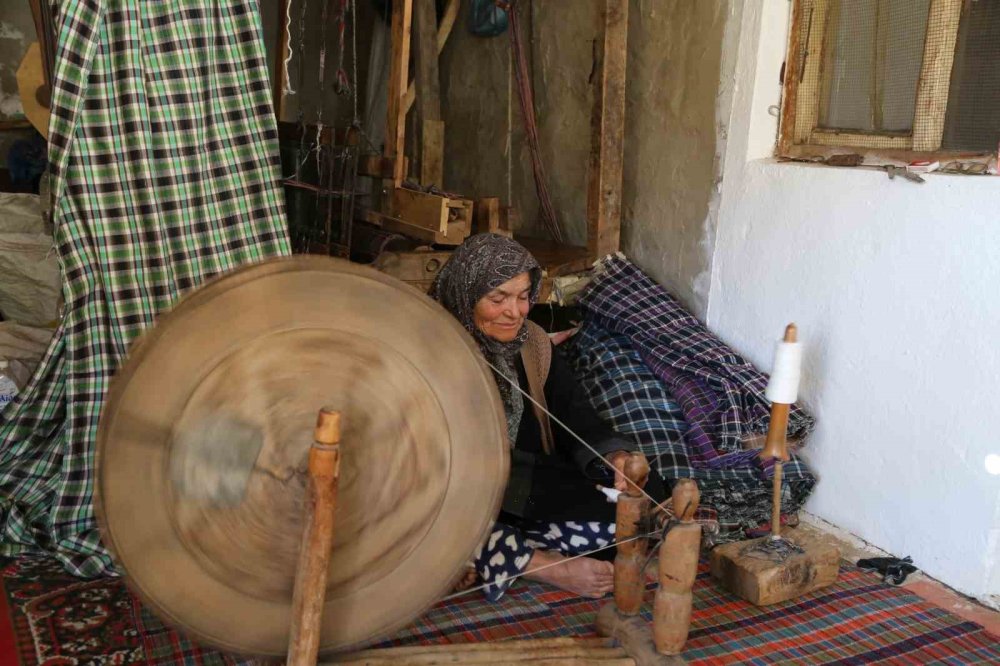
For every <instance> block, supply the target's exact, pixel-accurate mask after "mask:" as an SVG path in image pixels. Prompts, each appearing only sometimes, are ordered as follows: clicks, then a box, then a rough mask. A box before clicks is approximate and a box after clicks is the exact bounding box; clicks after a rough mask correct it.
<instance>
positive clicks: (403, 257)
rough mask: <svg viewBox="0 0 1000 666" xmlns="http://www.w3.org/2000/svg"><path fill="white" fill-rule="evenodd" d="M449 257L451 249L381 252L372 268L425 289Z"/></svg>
mask: <svg viewBox="0 0 1000 666" xmlns="http://www.w3.org/2000/svg"><path fill="white" fill-rule="evenodd" d="M450 258H451V251H446V252H434V251H413V252H382V253H381V254H379V256H378V257H377V258H376V259H375V261H374V262H372V268H375V269H377V270H380V271H382V272H383V273H385V274H386V275H391V276H392V277H394V278H396V279H397V280H402V281H403V282H406V283H407V284H409V285H412V286H414V287H416V288H417V289H421V290H423V291H427V289H428V288H429V287H430V285H431V284H432V283H433V282H434V278H436V277H437V274H438V272H440V270H441V268H442V267H443V266H444V265H445V264H446V263H447V262H448V260H449V259H450Z"/></svg>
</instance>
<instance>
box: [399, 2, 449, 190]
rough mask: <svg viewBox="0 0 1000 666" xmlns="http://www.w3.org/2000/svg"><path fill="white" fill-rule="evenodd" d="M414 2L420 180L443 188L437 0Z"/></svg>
mask: <svg viewBox="0 0 1000 666" xmlns="http://www.w3.org/2000/svg"><path fill="white" fill-rule="evenodd" d="M414 2H416V6H415V7H414V35H413V36H414V40H415V42H416V48H415V49H414V51H415V53H414V55H415V58H414V61H415V63H416V70H417V71H416V85H417V111H418V113H419V118H420V129H421V131H420V183H421V184H423V185H437V186H438V187H441V186H442V184H443V182H442V181H443V180H444V122H442V120H441V82H440V76H439V73H438V50H437V14H436V9H435V0H414ZM404 108H405V107H404ZM404 113H405V111H404Z"/></svg>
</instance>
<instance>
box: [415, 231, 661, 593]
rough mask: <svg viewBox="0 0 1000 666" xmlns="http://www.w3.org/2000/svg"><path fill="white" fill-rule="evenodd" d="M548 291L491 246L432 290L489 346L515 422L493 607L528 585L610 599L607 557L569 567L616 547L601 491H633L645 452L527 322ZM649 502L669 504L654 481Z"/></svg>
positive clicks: (460, 255) (528, 267) (500, 242)
mask: <svg viewBox="0 0 1000 666" xmlns="http://www.w3.org/2000/svg"><path fill="white" fill-rule="evenodd" d="M540 286H541V268H540V267H539V265H538V262H536V261H535V259H534V257H532V256H531V254H530V253H529V252H528V251H527V250H526V249H525V248H524V247H522V246H521V245H520V244H519V243H517V242H515V241H513V240H510V239H507V238H504V237H502V236H497V235H494V234H480V235H477V236H473V237H471V238H469V239H467V240H466V241H465V242H464V243H463V244H462V245H461V246H460V247H459V248H458V249H457V250H456V251H455V253H454V254H453V255H452V258H451V260H450V261H449V262H448V263H447V264H445V266H444V268H443V269H442V270H441V272H440V273H439V274H438V277H437V280H436V281H435V283H434V286H433V287H432V288H431V295H432V296H433V297H434V298H435V299H436V300H438V301H439V302H440V303H441V304H442V305H443V306H444V307H445V308H447V309H448V310H449V311H450V312H451V313H452V314H453V315H454V316H455V317H456V318H457V319H458V320H459V321H460V322H461V323H462V325H463V326H464V327H465V328H466V330H468V331H469V333H471V334H472V336H473V338H475V340H476V342H477V343H478V344H479V348H480V350H481V351H482V353H483V356H484V357H485V358H486V360H487V361H488V362H489V364H490V365H491V366H492V368H493V374H494V378H495V379H496V382H497V388H498V389H499V391H500V397H501V398H502V400H503V405H504V412H505V413H506V416H507V434H508V437H509V440H510V443H511V446H512V451H511V472H510V479H509V480H508V483H507V489H506V493H505V495H504V499H503V506H502V510H501V513H500V516H499V518H498V521H497V523H496V525H495V527H494V529H493V531H492V533H491V534H490V536H489V538H488V539H487V540H486V543H484V544H483V545H482V546H481V547H480V549H479V550H478V551H477V553H476V555H475V561H474V567H475V571H476V573H477V574H478V577H479V578H480V579H481V580H482V581H483V582H484V583H485V584H487V586H486V588H485V590H486V596H487V597H488V598H490V599H491V600H494V601H495V600H498V599H499V598H500V597H501V596H503V594H504V592H505V591H506V589H507V588H508V587H509V586H510V583H511V582H513V581H512V579H513V578H514V577H515V576H518V575H520V574H524V575H525V576H526V577H527V578H531V579H534V580H539V581H543V582H546V583H550V584H552V585H555V586H556V587H559V588H561V589H564V590H567V591H570V592H574V593H576V594H579V595H581V596H587V597H600V596H603V595H604V594H606V593H608V592H610V591H611V589H612V585H613V581H614V569H613V566H612V564H611V562H609V561H606V557H605V558H602V559H597V558H592V557H579V558H576V559H570V558H571V557H572V556H575V555H580V554H582V553H588V552H590V551H593V550H595V549H598V548H601V547H603V546H607V545H608V544H610V543H611V542H612V541H613V540H614V529H615V525H614V505H612V504H608V503H607V502H606V501H605V498H604V496H603V495H602V494H601V493H599V492H598V491H597V490H596V489H595V484H596V483H604V484H610V483H611V482H612V479H613V480H614V484H615V486H616V487H618V488H619V489H624V488H625V480H624V478H623V477H622V474H621V471H620V470H621V468H622V466H623V465H624V461H625V459H626V458H627V457H628V455H629V452H631V451H633V450H635V448H636V447H635V445H634V444H633V442H631V441H629V440H627V439H625V438H623V437H622V436H621V435H619V434H617V433H615V432H614V431H613V430H611V429H610V428H609V427H607V426H606V425H605V424H604V423H603V422H602V421H601V420H600V418H599V417H598V415H597V414H596V413H595V412H594V409H593V408H592V407H591V405H590V403H589V401H588V400H587V396H586V394H585V393H584V392H583V390H582V388H581V387H580V386H579V384H578V383H577V382H576V380H575V378H574V377H573V373H572V371H571V370H570V368H569V367H568V365H567V363H566V361H564V360H563V359H562V357H561V356H560V354H559V353H558V352H557V351H555V350H554V348H553V347H552V344H551V343H550V342H549V339H548V336H547V335H546V334H545V332H544V331H543V330H542V329H541V328H540V327H538V326H537V325H536V324H534V323H532V322H530V321H528V320H527V315H528V310H530V309H531V306H532V305H534V303H535V300H536V299H537V297H538V291H539V288H540ZM522 391H524V392H525V393H527V394H528V395H529V396H530V397H531V400H529V399H528V398H526V397H525V396H524V394H522ZM535 403H538V404H535ZM546 410H547V411H548V412H549V413H551V414H552V415H553V416H555V417H556V419H558V420H559V421H562V422H563V423H565V424H566V425H567V426H568V427H569V428H570V429H571V430H572V431H573V432H574V433H576V434H577V435H579V436H580V438H582V439H583V440H584V441H585V442H587V443H588V444H590V446H591V447H593V449H594V450H591V449H590V448H588V447H586V446H584V445H583V444H581V443H580V442H579V441H578V440H577V439H576V438H575V437H573V435H572V434H570V433H569V432H566V430H565V429H563V428H561V427H560V426H559V425H558V424H557V423H554V422H553V421H552V420H551V419H550V418H549V417H548V414H547V413H546ZM594 451H597V452H598V453H600V454H601V456H603V457H604V458H606V459H607V460H608V461H609V462H611V463H612V465H613V467H614V469H608V468H607V467H606V466H605V465H604V464H603V462H602V461H601V459H600V457H598V456H597V455H596V454H595V453H594ZM647 491H648V492H650V493H651V494H652V495H653V497H654V498H656V499H658V500H659V499H660V498H661V497H662V496H663V495H664V493H663V487H662V482H661V481H660V480H659V478H655V475H652V476H651V478H650V482H649V484H648V486H647ZM609 552H612V551H604V553H602V555H605V556H606V554H607V553H609ZM553 565H558V566H553ZM542 567H545V568H544V569H542ZM536 570H537V571H536ZM525 572H527V573H525Z"/></svg>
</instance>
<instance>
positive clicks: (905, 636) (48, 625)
mask: <svg viewBox="0 0 1000 666" xmlns="http://www.w3.org/2000/svg"><path fill="white" fill-rule="evenodd" d="M2 574H3V585H4V588H5V595H4V597H5V600H6V602H7V604H8V606H9V608H10V612H11V616H12V620H13V628H14V634H15V637H16V639H15V642H16V646H17V656H18V657H19V658H20V661H21V664H22V666H36V665H39V664H45V665H55V664H60V665H62V664H135V663H146V664H171V665H172V664H177V665H180V664H183V665H185V666H198V665H202V664H206V665H209V664H212V665H214V664H236V663H241V662H240V660H238V659H237V658H235V657H232V656H229V655H224V654H221V653H219V652H216V651H213V650H207V649H200V648H198V647H197V646H196V645H195V644H194V643H192V642H191V641H189V640H187V639H186V638H184V637H183V636H181V635H180V634H179V633H177V632H176V631H174V630H173V629H170V628H169V627H167V626H165V625H164V624H163V623H162V622H160V621H159V620H158V619H157V618H156V617H155V616H154V615H153V614H152V613H150V612H149V611H148V610H146V609H144V608H142V607H141V605H140V604H139V603H138V602H137V601H136V600H135V599H134V598H133V597H132V595H131V594H129V592H128V590H127V589H126V587H125V585H124V583H123V581H122V580H121V579H116V578H101V579H95V580H90V581H87V580H81V579H79V578H75V577H72V576H69V575H67V574H66V573H65V571H64V570H63V569H62V568H61V567H60V566H59V564H58V563H57V562H55V561H54V560H51V559H37V558H21V559H18V560H7V561H6V563H5V564H4V565H3V568H2ZM651 598H652V586H650V591H649V593H648V599H649V600H651ZM604 603H608V600H606V599H605V600H599V601H594V600H583V599H578V598H573V597H571V596H570V595H568V594H566V593H563V592H558V591H555V590H552V589H551V588H547V587H544V586H542V585H539V584H535V583H527V584H516V585H515V586H514V587H512V588H511V589H510V591H509V592H508V593H507V594H506V596H504V598H503V599H502V600H501V601H500V602H499V603H497V604H490V603H487V602H486V601H485V600H484V599H483V598H482V597H481V596H479V595H478V594H476V593H473V594H470V595H469V596H468V597H464V598H459V599H456V600H453V601H452V602H451V603H449V604H444V605H438V606H436V607H434V608H432V609H431V610H430V611H428V612H427V613H426V614H425V615H424V616H423V617H422V618H420V619H419V620H418V621H417V622H415V623H414V624H413V626H411V627H409V628H408V629H405V630H403V631H401V632H399V634H398V635H396V636H395V637H393V638H392V639H391V640H388V641H385V642H384V643H383V645H384V646H388V645H411V644H420V643H423V644H430V643H462V642H469V641H497V640H504V639H511V638H531V637H534V638H542V637H550V636H592V635H593V621H594V616H595V614H596V612H597V610H598V609H599V608H600V606H601V605H602V604H604ZM643 614H644V616H645V618H646V620H647V621H648V620H650V611H649V606H648V605H647V606H646V607H645V608H644V610H643ZM3 621H4V618H2V617H0V622H3ZM2 635H3V628H2V627H0V636H2ZM0 647H2V642H0ZM683 656H684V658H685V659H687V661H688V663H690V664H914V665H917V664H919V665H924V664H963V665H965V664H1000V638H998V637H996V636H993V635H992V634H989V633H988V632H986V631H985V630H984V629H983V628H982V627H981V626H979V625H978V624H975V623H973V622H969V621H966V620H963V619H961V618H959V617H957V616H955V615H953V614H951V613H949V612H948V611H945V610H943V609H941V608H938V607H936V606H934V605H932V604H930V603H928V602H926V601H924V600H923V599H921V598H920V597H917V596H915V595H913V594H910V593H909V592H907V591H906V590H905V589H903V588H896V587H890V586H887V585H885V584H884V583H882V582H881V580H880V579H879V577H878V576H877V575H875V574H871V573H866V572H863V571H861V570H859V569H856V568H854V567H851V566H844V567H842V568H841V575H840V578H839V579H838V580H837V582H836V583H834V584H833V585H831V586H830V587H827V588H826V589H823V590H819V591H818V592H814V593H812V594H810V595H807V596H804V597H801V598H799V599H795V600H793V601H789V602H786V603H783V604H777V605H775V606H771V607H768V608H756V607H754V606H751V605H750V604H748V603H746V602H744V601H741V600H739V599H737V598H736V597H733V596H732V595H729V594H727V593H725V592H723V591H721V590H720V589H719V588H718V587H717V586H716V585H715V584H714V582H713V581H712V579H711V578H710V576H709V575H708V573H707V568H706V565H705V563H704V562H703V563H702V565H701V568H700V570H699V574H698V578H697V581H696V583H695V589H694V612H693V615H692V624H691V634H690V637H689V638H688V642H687V647H686V650H685V652H684V655H683ZM0 663H2V664H4V665H5V666H6V664H16V663H17V662H16V661H14V660H13V659H12V655H6V654H2V653H0ZM242 663H252V662H247V661H246V660H244V661H243V662H242Z"/></svg>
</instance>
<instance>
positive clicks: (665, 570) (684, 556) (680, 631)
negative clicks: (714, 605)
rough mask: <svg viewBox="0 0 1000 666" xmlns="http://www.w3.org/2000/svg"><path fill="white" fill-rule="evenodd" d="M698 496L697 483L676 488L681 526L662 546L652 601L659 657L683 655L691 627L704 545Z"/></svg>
mask: <svg viewBox="0 0 1000 666" xmlns="http://www.w3.org/2000/svg"><path fill="white" fill-rule="evenodd" d="M699 497H700V493H699V492H698V484H697V483H695V482H694V481H693V480H691V479H681V480H679V481H678V482H677V485H676V486H674V492H673V496H672V500H673V507H674V516H675V518H676V519H677V520H678V521H679V523H678V524H677V525H674V526H673V527H672V528H671V529H670V531H669V532H667V536H666V538H665V539H664V540H663V544H661V545H660V587H659V589H658V590H657V591H656V597H655V598H654V600H653V642H654V643H655V644H656V650H657V651H658V652H659V653H660V654H668V655H676V654H680V653H681V651H682V650H683V649H684V643H685V642H686V641H687V635H688V630H689V629H690V628H691V600H692V595H691V586H692V585H694V579H695V575H696V574H697V573H698V550H699V547H700V546H701V525H699V524H698V523H696V522H694V514H695V511H697V509H698V500H699Z"/></svg>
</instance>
